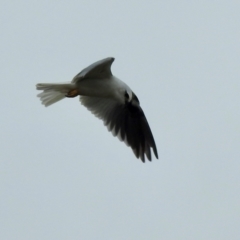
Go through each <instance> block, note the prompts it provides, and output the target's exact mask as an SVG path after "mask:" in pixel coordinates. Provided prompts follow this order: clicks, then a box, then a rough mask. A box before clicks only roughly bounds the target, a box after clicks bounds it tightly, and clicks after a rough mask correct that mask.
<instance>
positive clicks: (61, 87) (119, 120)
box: [36, 57, 158, 162]
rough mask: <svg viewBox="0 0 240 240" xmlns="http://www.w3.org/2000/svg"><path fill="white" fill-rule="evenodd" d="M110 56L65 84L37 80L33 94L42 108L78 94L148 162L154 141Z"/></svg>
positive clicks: (137, 155) (130, 91) (110, 128)
mask: <svg viewBox="0 0 240 240" xmlns="http://www.w3.org/2000/svg"><path fill="white" fill-rule="evenodd" d="M113 61H114V58H112V57H109V58H105V59H102V60H100V61H97V62H95V63H93V64H91V65H90V66H88V67H87V68H85V69H83V70H82V71H81V72H80V73H78V74H77V75H76V76H75V77H74V78H73V79H72V81H71V82H67V83H38V84H37V85H36V88H37V90H42V92H41V93H39V94H38V95H37V96H38V97H39V98H40V100H41V102H42V104H43V105H45V106H46V107H48V106H50V105H52V104H53V103H55V102H58V101H60V100H62V99H64V98H74V97H77V96H78V95H79V96H80V102H81V103H82V105H84V106H85V107H86V108H87V109H88V110H90V111H91V112H92V113H93V114H94V115H95V116H96V117H98V118H100V119H101V120H102V121H103V122H104V125H105V126H106V127H107V128H108V130H109V131H111V132H112V134H113V136H118V138H119V139H120V141H124V142H125V143H126V145H127V146H130V147H131V148H132V150H133V152H134V154H135V156H136V157H137V158H139V157H140V158H141V160H142V161H143V162H145V155H146V156H147V158H148V160H149V161H151V160H152V158H151V148H152V150H153V152H154V154H155V157H156V158H157V159H158V153H157V148H156V144H155V141H154V138H153V135H152V132H151V129H150V127H149V125H148V122H147V119H146V117H145V115H144V112H143V110H142V108H141V107H140V102H139V100H138V98H137V96H136V95H135V94H134V92H133V91H132V90H131V89H130V88H129V86H128V85H127V84H126V83H124V82H122V81H121V80H120V79H118V78H116V77H115V76H113V75H112V72H111V65H112V63H113Z"/></svg>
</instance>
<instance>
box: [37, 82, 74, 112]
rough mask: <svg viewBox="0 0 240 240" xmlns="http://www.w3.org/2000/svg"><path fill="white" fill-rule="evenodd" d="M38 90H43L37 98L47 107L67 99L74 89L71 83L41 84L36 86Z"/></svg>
mask: <svg viewBox="0 0 240 240" xmlns="http://www.w3.org/2000/svg"><path fill="white" fill-rule="evenodd" d="M36 88H37V90H43V92H41V93H39V94H38V95H37V96H38V97H39V98H40V100H41V102H42V104H43V105H45V107H48V106H50V105H52V104H53V103H55V102H58V101H60V100H62V99H63V98H65V96H66V95H67V93H68V92H69V91H70V90H72V89H74V86H73V85H72V84H71V83H39V84H37V85H36Z"/></svg>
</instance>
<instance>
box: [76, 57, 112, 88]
mask: <svg viewBox="0 0 240 240" xmlns="http://www.w3.org/2000/svg"><path fill="white" fill-rule="evenodd" d="M113 61H114V58H112V57H109V58H105V59H102V60H100V61H97V62H95V63H93V64H91V65H90V66H88V67H86V68H84V69H83V70H82V71H81V72H80V73H78V74H77V75H76V76H75V77H74V78H73V80H72V82H73V83H74V82H77V81H79V80H81V79H83V78H84V79H86V78H97V79H101V78H109V77H111V76H112V72H111V65H112V63H113Z"/></svg>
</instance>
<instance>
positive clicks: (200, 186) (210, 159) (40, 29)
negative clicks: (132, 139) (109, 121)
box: [0, 0, 240, 240]
mask: <svg viewBox="0 0 240 240" xmlns="http://www.w3.org/2000/svg"><path fill="white" fill-rule="evenodd" d="M239 12H240V2H239V1H199V2H197V1H129V0H128V1H106V0H105V1H89V0H87V1H47V0H42V1H27V0H25V1H13V0H12V1H3V0H2V1H1V7H0V21H1V25H0V27H1V37H0V51H1V54H0V64H1V71H0V79H1V84H2V86H1V89H0V92H1V99H2V101H1V103H0V104H1V105H0V108H1V125H0V126H1V128H0V131H1V132H0V141H1V151H0V193H1V197H0V229H1V230H0V239H3V240H15V239H18V240H28V239H39V240H40V239H41V240H42V239H46V240H48V239H49V240H50V239H51V240H52V239H59V240H65V239H103V240H104V239H114V240H115V239H116V240H121V239H129V240H132V239H139V240H140V239H141V240H145V239H154V240H155V239H156V240H157V239H164V240H176V239H178V240H179V239H180V240H188V239H189V240H192V239H194V240H200V239H218V240H225V239H232V240H235V239H236V240H237V239H239V236H240V227H239V222H240V205H239V202H240V174H239V169H240V161H239V160H240V148H239V143H240V125H239V123H240V97H239V92H240V80H239V79H240V70H239V69H240V68H239V60H240V44H239V39H240V25H239V23H240V17H239ZM110 56H111V57H115V58H116V60H115V62H114V64H113V66H112V71H113V73H114V75H116V76H117V77H119V78H120V79H122V80H123V81H125V82H126V83H127V84H128V85H129V86H130V87H131V88H132V89H133V91H134V92H135V93H136V95H137V96H138V98H139V99H140V102H141V106H142V108H143V109H144V112H145V114H146V117H147V119H148V122H149V124H150V126H151V129H152V132H153V134H154V138H155V141H156V144H157V148H158V154H159V160H155V158H153V161H152V162H151V163H149V162H147V163H145V164H143V163H142V162H141V161H140V160H137V159H136V158H135V157H134V155H133V153H132V151H131V149H130V148H128V147H126V146H125V144H123V143H121V142H119V140H118V139H117V138H113V137H112V135H111V134H110V133H109V132H108V131H107V129H106V128H105V127H104V126H103V124H102V122H101V121H100V120H98V119H97V118H95V117H94V116H93V115H92V114H91V113H90V112H89V111H87V110H86V109H85V108H84V107H83V106H81V105H80V103H79V101H78V99H77V98H75V99H65V100H63V101H61V102H59V103H57V104H55V105H53V106H50V107H49V108H45V107H43V106H42V105H41V104H40V101H39V99H38V98H37V97H36V95H37V91H36V90H35V84H36V83H38V82H61V81H69V80H71V79H72V77H73V76H74V75H75V74H77V73H78V72H79V71H81V70H82V69H83V68H84V67H86V66H88V65H89V64H91V63H93V62H95V61H97V60H100V59H101V58H105V57H110Z"/></svg>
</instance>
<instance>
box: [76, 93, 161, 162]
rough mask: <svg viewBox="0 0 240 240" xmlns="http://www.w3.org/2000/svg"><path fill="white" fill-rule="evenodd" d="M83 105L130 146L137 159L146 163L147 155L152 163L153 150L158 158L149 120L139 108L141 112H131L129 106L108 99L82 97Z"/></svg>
mask: <svg viewBox="0 0 240 240" xmlns="http://www.w3.org/2000/svg"><path fill="white" fill-rule="evenodd" d="M80 101H81V103H82V104H83V105H84V106H85V107H87V109H88V110H90V111H91V112H92V113H93V114H94V115H95V116H96V117H98V118H100V119H102V120H103V122H104V125H105V126H107V128H108V130H109V131H111V132H112V134H113V135H114V136H118V138H119V139H120V140H121V141H124V142H125V143H126V144H127V145H128V146H130V147H131V148H132V150H133V152H134V154H135V155H136V157H137V158H139V157H140V158H141V160H142V161H143V162H144V161H145V155H146V156H147V158H148V159H149V160H150V161H151V148H152V150H153V152H154V154H155V156H156V158H158V154H157V148H156V145H155V142H154V138H153V135H152V132H151V129H150V127H149V125H148V122H147V119H146V117H145V115H144V113H143V111H142V109H141V108H140V106H139V111H134V113H132V112H131V110H130V109H128V107H127V105H123V104H120V103H118V102H117V101H115V100H111V99H107V98H95V97H87V96H81V97H80Z"/></svg>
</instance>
